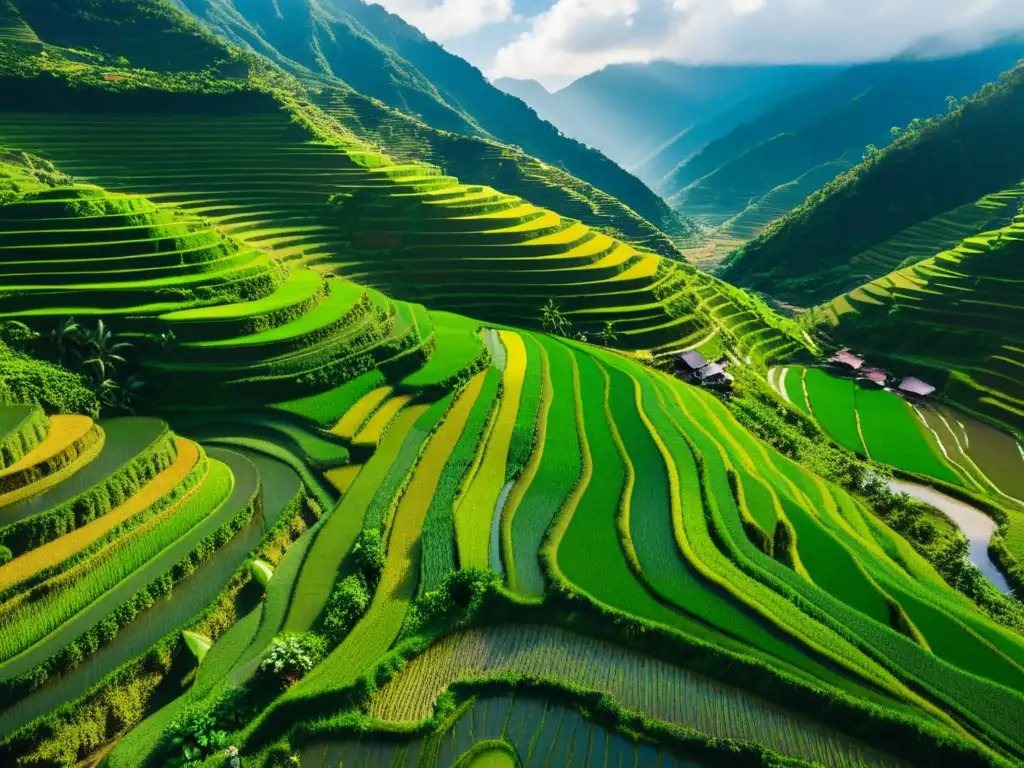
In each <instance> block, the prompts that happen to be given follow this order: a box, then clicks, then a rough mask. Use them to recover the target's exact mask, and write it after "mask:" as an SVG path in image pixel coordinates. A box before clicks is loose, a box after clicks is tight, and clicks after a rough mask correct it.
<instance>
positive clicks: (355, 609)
mask: <svg viewBox="0 0 1024 768" xmlns="http://www.w3.org/2000/svg"><path fill="white" fill-rule="evenodd" d="M369 606H370V592H369V590H368V589H367V586H366V580H365V579H364V578H363V576H362V575H361V574H355V573H353V574H350V575H348V576H346V577H345V578H344V579H342V580H341V581H339V582H338V583H337V584H336V585H335V586H334V589H333V590H331V596H330V597H329V598H327V606H326V608H325V609H324V615H323V620H322V625H323V633H324V636H325V637H326V638H327V641H328V643H329V644H330V645H332V646H333V645H337V644H338V643H340V642H341V640H342V639H343V638H344V637H345V635H347V634H348V633H349V632H350V631H351V630H352V627H354V626H355V625H356V622H357V621H359V619H361V618H362V617H363V614H364V613H366V609H367V608H368V607H369Z"/></svg>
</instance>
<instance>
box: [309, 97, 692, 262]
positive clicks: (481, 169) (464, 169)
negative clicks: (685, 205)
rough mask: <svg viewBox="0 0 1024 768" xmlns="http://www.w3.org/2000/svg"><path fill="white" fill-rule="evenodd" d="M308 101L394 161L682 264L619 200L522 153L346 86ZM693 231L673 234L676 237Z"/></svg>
mask: <svg viewBox="0 0 1024 768" xmlns="http://www.w3.org/2000/svg"><path fill="white" fill-rule="evenodd" d="M311 95H312V98H313V100H314V101H315V103H317V104H319V105H320V106H321V107H322V108H323V110H324V111H325V112H327V114H329V115H331V116H332V117H335V118H336V119H337V120H338V121H339V122H340V123H341V124H342V125H344V126H345V127H346V128H348V129H349V130H351V131H352V132H353V133H355V134H356V135H357V136H359V137H360V138H361V139H363V140H364V141H366V142H368V143H370V144H372V145H374V146H376V147H377V148H378V149H380V151H381V152H383V153H385V154H387V155H389V156H390V157H392V158H393V159H395V160H397V161H400V162H413V161H425V162H429V163H431V164H433V165H436V166H438V167H439V168H441V169H442V170H443V171H444V172H445V173H446V174H449V175H451V176H457V177H458V178H459V179H461V180H462V181H464V182H466V183H469V184H484V185H487V186H490V187H494V188H495V189H499V190H501V191H502V192H504V193H507V194H511V195H517V196H519V197H523V198H525V199H527V200H530V201H532V202H534V203H537V204H539V205H543V206H544V207H546V208H549V209H551V210H552V211H555V212H556V213H559V214H561V215H563V216H570V217H572V218H576V219H579V220H580V221H582V222H583V223H584V224H587V225H588V226H591V227H595V228H598V229H600V230H601V231H602V232H605V233H607V234H610V235H613V236H615V237H617V238H619V239H621V240H624V241H626V242H628V243H630V244H632V245H637V246H641V247H644V248H650V249H651V250H653V251H655V252H657V253H658V254H660V255H662V256H665V257H667V258H671V259H679V258H681V257H680V254H679V250H678V249H677V247H676V245H675V243H674V241H673V239H672V238H670V237H669V236H668V235H667V234H665V232H663V231H662V230H660V229H658V228H657V227H656V226H654V225H653V224H651V223H650V222H649V221H648V220H647V219H645V218H643V217H642V216H640V215H639V214H638V213H636V212H635V211H633V210H632V209H630V208H629V207H627V206H626V205H624V204H623V203H622V202H620V201H619V200H617V199H616V198H614V197H612V196H611V195H609V194H607V193H605V192H602V191H601V190H599V189H597V188H596V187H594V186H593V185H591V184H588V183H587V182H585V181H583V180H581V179H579V178H576V177H574V176H572V175H570V174H569V173H567V172H566V171H564V170H562V169H561V168H559V167H557V166H554V165H548V164H547V163H544V162H542V161H540V160H538V159H536V158H535V157H531V156H530V155H528V154H526V153H524V152H522V151H521V150H520V149H518V148H514V147H510V146H508V145H505V144H501V143H499V142H496V141H494V140H492V139H486V138H482V137H479V136H469V135H465V134H460V133H451V132H449V131H439V130H437V129H435V128H431V127H430V126H428V125H427V124H425V123H423V122H420V121H419V120H416V119H415V118H411V117H408V116H407V115H405V114H403V113H401V112H399V111H398V110H395V109H392V108H390V107H388V106H386V105H384V104H383V103H381V102H380V101H378V100H376V99H371V98H369V97H367V96H364V95H362V94H360V93H358V92H356V91H353V90H351V89H348V88H322V89H318V88H314V89H313V91H312V94H311ZM673 226H674V225H673ZM689 227H690V224H689V223H687V224H686V225H685V228H683V229H679V228H677V229H674V230H673V231H674V232H675V235H676V237H679V236H680V235H682V234H684V233H685V232H690V228H689Z"/></svg>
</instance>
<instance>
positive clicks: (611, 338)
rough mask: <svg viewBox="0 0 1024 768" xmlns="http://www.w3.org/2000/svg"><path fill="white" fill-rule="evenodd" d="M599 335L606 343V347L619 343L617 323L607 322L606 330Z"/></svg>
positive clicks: (603, 329)
mask: <svg viewBox="0 0 1024 768" xmlns="http://www.w3.org/2000/svg"><path fill="white" fill-rule="evenodd" d="M597 335H598V336H599V337H600V338H601V341H603V342H604V345H605V346H606V347H610V346H611V345H612V344H614V343H615V342H616V341H618V340H619V334H618V333H617V332H616V330H615V321H614V320H605V321H604V328H602V329H601V331H600V332H599V333H598V334H597Z"/></svg>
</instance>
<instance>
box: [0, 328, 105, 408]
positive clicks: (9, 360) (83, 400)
mask: <svg viewBox="0 0 1024 768" xmlns="http://www.w3.org/2000/svg"><path fill="white" fill-rule="evenodd" d="M13 403H38V404H40V405H41V406H43V408H44V409H46V410H47V411H50V412H53V411H56V412H58V413H91V414H98V412H99V404H98V401H97V398H96V395H95V393H94V392H92V391H91V390H90V389H89V388H88V387H87V386H86V381H85V379H83V377H81V376H79V375H77V374H74V373H71V372H70V371H67V370H64V369H62V368H59V367H57V366H54V365H50V364H48V363H45V362H42V361H40V360H37V359H34V358H32V357H30V356H29V355H27V354H23V353H20V352H15V351H14V350H12V349H11V348H10V347H8V346H7V345H6V344H4V343H3V342H0V404H2V405H10V404H13Z"/></svg>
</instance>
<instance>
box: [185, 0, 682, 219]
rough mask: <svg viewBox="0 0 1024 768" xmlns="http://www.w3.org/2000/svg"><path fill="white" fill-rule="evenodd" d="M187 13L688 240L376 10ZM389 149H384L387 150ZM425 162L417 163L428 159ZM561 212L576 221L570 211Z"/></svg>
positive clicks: (533, 120) (468, 69) (629, 183)
mask: <svg viewBox="0 0 1024 768" xmlns="http://www.w3.org/2000/svg"><path fill="white" fill-rule="evenodd" d="M185 5H187V6H188V7H189V8H190V9H191V10H192V11H193V12H194V13H196V14H197V15H199V16H200V17H201V18H205V19H208V20H209V21H210V22H212V23H213V24H216V27H217V30H218V31H219V32H220V33H221V34H224V35H226V36H227V38H228V39H229V40H231V41H232V42H236V43H240V44H242V45H243V46H245V47H250V46H252V47H255V48H256V50H258V51H259V52H261V53H264V54H265V55H267V56H270V57H271V58H272V59H274V60H275V61H277V62H279V63H280V64H282V66H284V67H285V68H286V69H289V70H291V71H293V72H295V73H296V74H297V75H298V76H299V77H300V78H302V79H305V80H307V81H309V82H310V83H311V84H312V86H313V87H314V88H316V89H317V90H321V91H322V92H324V96H325V97H326V98H327V99H332V98H339V100H341V101H342V103H344V102H345V101H350V99H349V97H348V95H347V94H348V93H349V92H350V91H351V90H353V89H354V90H355V91H357V92H358V93H359V94H362V95H363V96H364V97H370V98H372V99H375V100H379V101H380V102H383V103H384V104H385V105H387V106H388V107H391V108H393V109H396V110H398V111H400V112H404V113H405V114H406V115H409V116H411V117H413V118H416V120H417V122H419V121H422V122H423V123H426V124H427V125H429V126H432V127H433V128H434V129H439V130H441V131H444V132H451V133H454V134H462V135H464V136H480V137H484V138H486V139H492V140H497V141H499V142H501V143H502V144H504V145H506V146H508V147H510V148H511V151H512V152H513V153H522V152H525V153H526V154H527V155H532V156H533V157H535V158H539V159H540V160H541V161H542V162H543V163H546V164H550V165H552V166H555V167H556V168H557V169H564V170H565V171H568V173H569V174H572V175H573V176H576V177H578V178H579V179H582V180H583V181H584V182H585V183H586V187H587V188H588V194H587V196H588V197H592V198H597V199H600V198H603V197H606V196H611V197H612V198H614V199H615V200H618V201H621V203H619V204H614V203H613V204H612V205H615V206H616V207H617V208H619V212H618V216H617V217H618V218H624V219H626V220H628V219H629V218H631V212H632V211H635V212H636V214H639V216H641V217H643V218H644V219H646V221H647V222H650V223H651V224H653V225H654V227H656V228H658V229H660V230H662V231H663V232H665V233H667V234H668V235H670V236H686V235H688V234H690V233H691V231H692V229H691V225H690V224H689V223H688V222H686V221H685V220H684V219H683V218H682V217H681V216H680V215H679V214H677V213H676V212H675V211H673V210H672V209H671V208H669V206H668V204H667V203H665V201H664V200H662V199H661V198H660V197H658V196H657V195H656V194H654V193H653V192H652V191H651V190H650V189H648V188H647V187H646V186H645V185H644V184H643V182H641V181H640V180H639V179H637V178H636V177H634V176H631V175H630V174H628V173H626V172H625V171H624V170H622V168H620V167H619V166H618V165H616V164H615V163H614V162H612V161H611V160H609V159H608V158H607V157H605V156H604V155H602V154H601V153H600V152H598V151H597V150H594V149H590V148H588V147H587V146H585V145H583V144H581V143H579V142H577V141H574V140H573V139H571V138H568V137H567V136H565V135H563V134H562V133H561V132H560V131H559V130H558V129H557V128H555V127H554V126H553V125H551V124H550V123H547V122H545V121H543V120H541V119H539V118H538V117H537V114H536V113H535V112H534V111H533V110H531V109H530V108H529V107H527V106H526V105H525V104H523V102H521V101H520V100H518V99H515V98H512V97H510V96H508V95H506V94H505V93H503V92H502V91H500V90H498V89H497V88H495V87H494V86H493V85H491V83H490V82H489V81H488V80H487V79H486V78H485V77H484V76H483V74H482V73H481V72H480V71H479V70H477V69H476V68H474V67H472V66H471V65H469V64H468V63H467V62H465V61H463V60H462V59H460V58H459V57H457V56H454V55H452V54H451V53H449V52H447V51H446V50H445V49H444V48H442V47H441V46H440V45H437V44H436V43H433V42H432V41H430V40H428V39H427V38H426V37H424V36H423V35H422V33H420V32H419V31H418V30H416V29H414V28H413V27H410V26H409V25H408V24H406V23H405V22H404V21H402V19H400V18H399V17H398V16H394V15H392V14H389V13H388V12H387V11H385V10H384V9H383V8H381V7H380V6H374V5H365V4H363V3H360V2H352V1H351V0H331V2H329V3H326V4H324V3H311V2H308V1H305V0H304V1H303V2H299V3H295V4H294V5H293V6H292V7H291V8H290V9H289V10H288V11H287V13H284V14H281V13H280V12H279V10H277V9H275V8H274V7H273V6H261V5H258V4H253V3H236V2H233V0H216V2H212V3H210V2H202V3H200V2H194V1H193V0H185ZM356 124H358V123H356ZM400 130H401V128H400ZM465 144H466V143H465V142H456V143H454V144H453V145H451V146H452V148H451V150H448V149H445V150H443V156H447V155H449V154H450V155H451V157H452V158H453V160H454V162H456V163H458V162H460V161H462V162H464V157H465V156H464V154H463V151H462V147H463V146H465ZM390 145H391V142H388V149H389V150H390V149H391V146H390ZM469 146H470V147H473V149H471V151H481V150H483V152H484V153H485V154H486V153H487V149H488V148H487V145H483V146H481V145H476V146H475V147H474V145H472V144H471V145H469ZM426 154H427V153H423V154H421V155H420V156H418V157H417V158H416V159H418V160H427V159H430V158H428V157H426V156H424V155H426ZM491 162H493V161H491ZM441 165H444V166H447V165H448V162H443V163H441ZM530 166H532V168H533V169H536V168H537V164H536V163H535V162H532V163H530V164H529V165H527V166H525V173H524V172H523V171H518V172H517V175H518V174H522V175H524V176H529V175H530V173H531V172H535V171H531V169H530ZM491 167H494V166H493V165H492V166H491ZM449 170H451V171H455V172H457V170H456V169H449ZM486 172H487V169H486V168H478V169H477V170H476V172H475V173H474V174H472V175H478V178H473V179H469V180H471V181H473V182H475V183H481V182H483V181H484V179H483V178H480V177H479V175H480V174H482V173H486ZM544 175H545V176H548V177H549V178H550V179H551V182H553V183H555V184H559V183H561V182H562V180H563V179H564V178H565V176H563V175H562V174H561V173H559V172H558V171H554V172H553V173H551V174H550V175H549V174H548V173H547V172H545V174H544ZM507 191H509V192H516V190H514V189H509V190H507ZM530 199H533V198H532V197H531V198H530ZM562 199H563V200H564V197H563V198H562ZM535 202H537V203H538V204H544V203H545V202H546V201H543V200H535ZM609 202H610V201H609ZM556 210H557V208H556ZM559 213H563V214H564V215H574V214H573V213H572V212H571V211H568V210H567V211H562V210H559ZM634 215H635V214H634Z"/></svg>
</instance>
